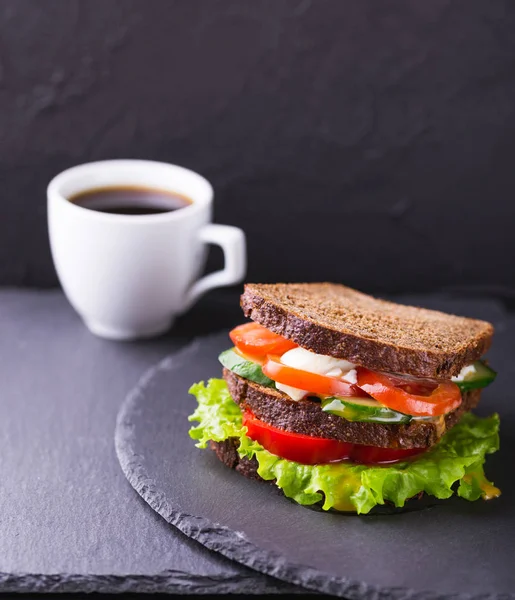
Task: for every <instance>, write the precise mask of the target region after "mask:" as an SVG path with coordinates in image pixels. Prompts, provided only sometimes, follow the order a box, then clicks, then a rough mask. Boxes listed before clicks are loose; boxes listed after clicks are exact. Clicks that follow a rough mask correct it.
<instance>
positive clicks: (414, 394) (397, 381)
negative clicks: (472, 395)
mask: <svg viewBox="0 0 515 600" xmlns="http://www.w3.org/2000/svg"><path fill="white" fill-rule="evenodd" d="M358 386H359V387H360V388H361V389H362V390H363V391H365V392H367V394H369V395H370V396H372V398H375V399H376V400H377V401H378V402H380V403H381V404H384V406H387V407H388V408H391V409H393V410H398V411H399V412H402V413H404V414H406V415H414V416H417V417H437V416H439V415H444V414H446V413H448V412H450V411H452V410H454V409H455V408H458V406H459V405H460V404H461V392H460V388H459V387H458V386H457V385H456V384H455V383H453V382H452V381H444V382H433V381H424V380H416V379H414V378H411V377H406V378H403V377H399V376H398V375H395V376H389V375H387V374H386V373H377V372H375V371H369V370H368V369H365V368H364V367H359V368H358Z"/></svg>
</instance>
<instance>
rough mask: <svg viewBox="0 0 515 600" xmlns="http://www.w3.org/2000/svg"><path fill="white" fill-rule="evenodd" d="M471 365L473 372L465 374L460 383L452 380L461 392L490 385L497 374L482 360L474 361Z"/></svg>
mask: <svg viewBox="0 0 515 600" xmlns="http://www.w3.org/2000/svg"><path fill="white" fill-rule="evenodd" d="M472 365H473V367H474V371H472V372H471V373H467V374H466V375H465V377H464V378H463V379H462V380H461V381H456V379H455V378H454V379H453V381H454V383H455V384H456V385H457V386H458V387H459V388H460V390H461V391H462V392H468V391H469V390H477V389H479V388H484V387H486V386H487V385H490V384H491V383H492V381H493V380H494V379H495V378H496V376H497V373H496V372H495V371H494V370H493V369H491V368H490V367H489V366H487V365H486V364H485V363H484V362H483V361H482V360H476V362H474V363H472Z"/></svg>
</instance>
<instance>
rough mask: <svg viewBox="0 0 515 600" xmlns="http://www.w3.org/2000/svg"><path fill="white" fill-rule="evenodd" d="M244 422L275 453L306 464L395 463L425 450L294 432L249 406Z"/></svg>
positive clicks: (253, 438)
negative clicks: (358, 442)
mask: <svg viewBox="0 0 515 600" xmlns="http://www.w3.org/2000/svg"><path fill="white" fill-rule="evenodd" d="M243 425H245V426H246V427H247V435H248V437H249V438H250V439H252V440H254V441H256V442H258V443H260V444H261V445H262V446H263V448H265V449H266V450H268V451H269V452H271V453H272V454H275V455H276V456H280V457H281V458H285V459H287V460H292V461H294V462H298V463H301V464H304V465H317V464H326V463H331V462H335V461H340V460H352V461H353V462H356V463H364V464H381V463H392V462H398V461H400V460H405V459H406V458H408V457H410V456H414V455H416V454H420V453H421V452H424V451H425V449H424V448H413V449H410V450H404V449H402V448H375V447H374V446H364V445H362V444H351V443H349V442H340V441H338V440H332V439H328V438H320V437H314V436H310V435H304V434H301V433H292V432H290V431H285V430H284V429H279V428H278V427H274V426H273V425H268V423H265V422H264V421H261V420H260V419H258V418H256V417H255V416H254V415H253V414H252V413H251V412H250V411H248V410H247V411H245V412H244V413H243Z"/></svg>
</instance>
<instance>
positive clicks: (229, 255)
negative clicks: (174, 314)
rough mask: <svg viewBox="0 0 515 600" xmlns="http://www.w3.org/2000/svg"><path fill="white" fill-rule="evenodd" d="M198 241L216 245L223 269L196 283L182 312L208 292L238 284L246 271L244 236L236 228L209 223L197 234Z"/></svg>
mask: <svg viewBox="0 0 515 600" xmlns="http://www.w3.org/2000/svg"><path fill="white" fill-rule="evenodd" d="M199 237H200V241H201V242H203V243H205V244H216V245H218V246H220V247H221V248H222V250H223V253H224V263H225V264H224V268H223V269H220V270H219V271H215V272H214V273H210V274H209V275H205V276H204V277H202V278H201V279H199V280H198V281H196V282H195V283H194V284H193V285H192V286H191V287H190V289H189V290H188V291H187V292H186V299H185V301H184V307H183V309H182V312H185V311H187V310H188V309H189V308H191V306H192V305H193V304H194V303H195V302H196V301H197V300H198V299H199V298H200V296H202V295H203V294H205V293H206V292H207V291H208V290H212V289H213V288H217V287H222V286H225V285H233V284H235V283H240V282H241V281H243V278H244V277H245V273H246V271H247V252H246V243H245V234H244V233H243V231H242V230H241V229H239V228H238V227H232V226H231V225H218V224H215V223H209V224H208V225H204V227H203V228H202V229H201V230H200V232H199Z"/></svg>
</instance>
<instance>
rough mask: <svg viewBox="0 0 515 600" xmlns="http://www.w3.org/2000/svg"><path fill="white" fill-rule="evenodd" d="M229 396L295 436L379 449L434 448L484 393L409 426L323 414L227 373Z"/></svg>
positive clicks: (315, 404)
mask: <svg viewBox="0 0 515 600" xmlns="http://www.w3.org/2000/svg"><path fill="white" fill-rule="evenodd" d="M223 377H224V379H225V381H226V382H227V387H228V388H229V393H230V394H231V396H232V398H233V400H234V401H235V402H236V403H237V404H238V405H239V406H240V407H241V408H242V410H245V409H248V410H250V411H251V412H252V413H253V414H254V415H255V416H256V417H257V418H258V419H260V420H262V421H265V422H266V423H269V424H270V425H273V426H274V427H279V428H281V429H284V430H286V431H291V432H293V433H302V434H304V435H313V436H317V437H324V438H329V439H335V440H340V441H342V442H351V443H353V444H364V445H366V446H377V447H379V448H430V447H431V446H432V445H433V444H435V443H436V442H437V441H438V440H439V439H440V438H441V437H442V435H443V434H444V433H445V432H446V431H448V430H449V429H451V427H453V426H454V425H456V423H457V422H458V421H459V420H460V418H461V416H462V415H463V414H464V413H465V412H467V411H469V410H471V409H472V408H474V407H475V406H476V405H477V403H478V402H479V398H480V395H481V390H473V391H470V392H465V393H464V394H463V401H462V403H461V405H460V406H459V407H458V408H457V409H456V410H454V411H453V412H451V413H449V414H447V415H446V416H445V419H441V420H440V422H436V423H435V422H427V421H411V422H410V423H408V424H406V425H390V424H383V423H360V422H351V421H347V420H345V419H343V418H342V417H339V416H338V415H332V414H330V413H326V412H324V411H323V410H322V407H321V405H320V403H319V402H317V401H315V400H311V399H309V398H305V399H304V400H299V401H295V400H292V399H291V398H290V397H289V396H287V395H286V394H284V393H283V392H280V391H279V390H276V389H273V388H268V387H264V386H262V385H259V384H257V383H254V382H252V381H249V380H248V379H244V378H243V377H240V376H239V375H236V374H235V373H233V372H232V371H229V370H228V369H224V370H223Z"/></svg>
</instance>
